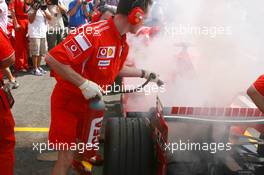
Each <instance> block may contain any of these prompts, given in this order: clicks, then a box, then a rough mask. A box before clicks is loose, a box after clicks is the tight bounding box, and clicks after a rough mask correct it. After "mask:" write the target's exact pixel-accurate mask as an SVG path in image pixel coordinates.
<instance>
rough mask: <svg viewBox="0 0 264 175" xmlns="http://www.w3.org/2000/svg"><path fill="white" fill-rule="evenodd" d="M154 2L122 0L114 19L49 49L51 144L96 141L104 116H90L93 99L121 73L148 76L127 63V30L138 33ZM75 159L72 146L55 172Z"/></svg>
mask: <svg viewBox="0 0 264 175" xmlns="http://www.w3.org/2000/svg"><path fill="white" fill-rule="evenodd" d="M151 4H152V1H151V0H136V1H133V0H120V2H119V5H118V8H117V14H116V15H115V17H113V18H110V19H108V20H103V21H99V22H96V23H91V24H86V25H83V26H81V27H79V28H78V29H77V30H76V31H74V32H73V33H71V34H70V35H69V36H68V37H67V38H66V40H64V41H63V42H62V43H60V44H59V45H58V46H56V47H55V48H54V49H52V50H51V51H50V52H49V53H48V55H47V56H46V62H47V63H48V64H49V65H50V67H51V68H52V70H53V71H54V76H55V78H56V80H57V84H56V86H55V88H54V90H53V93H52V96H51V125H50V131H49V142H50V143H64V144H65V143H66V144H72V143H80V142H82V143H86V142H87V140H88V142H89V140H93V137H95V136H94V134H93V133H94V129H96V128H98V126H99V125H100V124H99V123H100V122H101V121H102V117H103V116H100V118H93V116H92V115H89V112H90V109H89V105H88V102H89V100H91V99H92V98H93V97H95V96H100V97H102V93H101V91H102V89H103V90H106V88H107V86H110V85H111V84H112V83H113V82H114V80H115V78H116V76H118V75H119V76H122V77H141V78H146V79H148V78H149V76H150V72H148V71H144V70H140V69H136V68H131V67H130V68H129V67H126V66H124V62H125V60H126V58H127V55H128V44H127V42H126V33H128V32H130V33H132V34H135V33H136V32H137V30H138V29H139V28H141V27H142V25H143V23H144V18H145V17H146V15H145V14H147V12H148V9H149V6H150V5H151ZM157 77H158V76H157ZM153 81H154V82H157V81H158V78H156V79H155V80H153ZM101 88H102V89H101ZM87 123H88V124H87ZM87 131H89V132H87ZM91 152H92V151H91ZM93 153H94V152H93ZM90 156H91V157H92V156H93V155H92V154H91V155H90ZM73 157H74V153H73V152H72V151H70V150H69V149H60V150H59V154H58V161H57V162H56V164H55V167H54V169H53V172H52V174H53V175H66V174H67V172H68V170H69V168H70V167H71V164H72V161H73Z"/></svg>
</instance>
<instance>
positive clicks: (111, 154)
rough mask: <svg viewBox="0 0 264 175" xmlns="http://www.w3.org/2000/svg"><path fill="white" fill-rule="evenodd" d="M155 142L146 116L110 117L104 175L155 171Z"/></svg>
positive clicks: (144, 174)
mask: <svg viewBox="0 0 264 175" xmlns="http://www.w3.org/2000/svg"><path fill="white" fill-rule="evenodd" d="M154 167H155V158H154V145H153V140H152V133H151V128H150V126H149V121H148V119H146V118H110V119H109V120H108V121H107V123H106V126H105V142H104V175H155V168H154Z"/></svg>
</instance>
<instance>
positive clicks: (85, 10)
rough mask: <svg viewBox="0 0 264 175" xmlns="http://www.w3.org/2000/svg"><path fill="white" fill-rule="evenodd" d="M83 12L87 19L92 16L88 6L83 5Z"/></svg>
mask: <svg viewBox="0 0 264 175" xmlns="http://www.w3.org/2000/svg"><path fill="white" fill-rule="evenodd" d="M82 10H83V12H84V15H85V16H86V17H89V16H90V13H89V12H88V10H87V4H83V6H82Z"/></svg>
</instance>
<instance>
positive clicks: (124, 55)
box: [119, 43, 129, 71]
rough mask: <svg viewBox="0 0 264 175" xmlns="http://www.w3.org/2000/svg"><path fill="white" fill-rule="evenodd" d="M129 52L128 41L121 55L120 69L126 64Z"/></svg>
mask: <svg viewBox="0 0 264 175" xmlns="http://www.w3.org/2000/svg"><path fill="white" fill-rule="evenodd" d="M128 52H129V46H128V44H127V43H126V45H125V47H124V51H123V53H122V56H121V62H120V65H119V71H120V70H121V69H122V68H123V67H124V64H125V62H126V59H127V55H128Z"/></svg>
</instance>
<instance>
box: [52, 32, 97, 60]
mask: <svg viewBox="0 0 264 175" xmlns="http://www.w3.org/2000/svg"><path fill="white" fill-rule="evenodd" d="M93 50H94V42H93V37H92V35H84V34H76V35H69V36H68V37H67V38H66V39H65V40H64V41H63V42H61V43H60V44H59V45H57V46H56V47H55V48H53V49H52V50H51V51H50V52H49V53H48V54H49V55H50V56H51V57H53V58H54V59H56V60H57V61H59V62H60V63H62V64H67V65H71V64H81V63H82V62H84V61H85V60H86V59H88V58H89V57H90V56H91V55H92V53H93Z"/></svg>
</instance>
